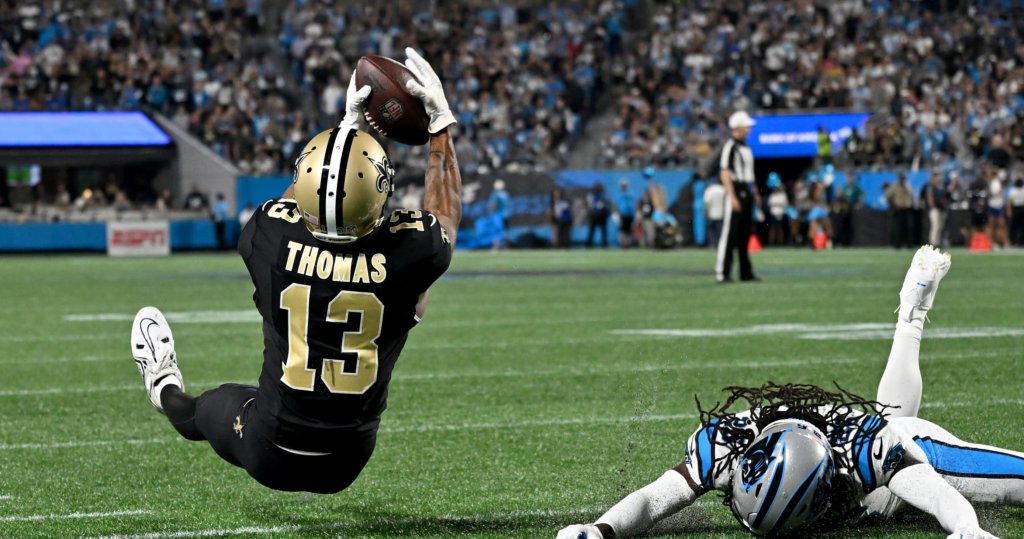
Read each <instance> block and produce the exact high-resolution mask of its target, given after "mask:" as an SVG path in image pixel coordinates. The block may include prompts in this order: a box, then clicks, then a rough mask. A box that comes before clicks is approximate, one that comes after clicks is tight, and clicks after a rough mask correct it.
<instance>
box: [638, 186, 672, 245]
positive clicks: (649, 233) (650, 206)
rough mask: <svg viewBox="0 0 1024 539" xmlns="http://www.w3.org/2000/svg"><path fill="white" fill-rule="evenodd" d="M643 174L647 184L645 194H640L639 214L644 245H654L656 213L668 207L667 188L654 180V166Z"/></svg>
mask: <svg viewBox="0 0 1024 539" xmlns="http://www.w3.org/2000/svg"><path fill="white" fill-rule="evenodd" d="M643 175H644V178H645V179H646V186H645V187H644V192H643V194H642V195H640V202H638V203H637V216H638V217H639V218H640V230H641V232H642V236H641V237H642V244H643V246H644V247H654V240H655V233H656V232H657V224H656V223H655V221H654V215H655V213H657V212H664V211H665V209H666V207H667V204H666V201H665V189H664V188H663V187H662V186H661V184H659V183H658V182H657V181H655V180H654V167H651V166H648V167H645V168H644V170H643Z"/></svg>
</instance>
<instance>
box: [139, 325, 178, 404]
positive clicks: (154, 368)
mask: <svg viewBox="0 0 1024 539" xmlns="http://www.w3.org/2000/svg"><path fill="white" fill-rule="evenodd" d="M132 357H134V358H135V365H136V366H137V367H138V368H139V374H140V375H142V383H143V385H144V386H145V387H146V392H147V393H148V394H149V402H151V403H153V406H155V407H156V409H157V410H160V411H161V412H163V411H164V409H163V406H161V405H160V392H161V391H163V389H164V387H166V386H167V385H175V386H178V387H180V388H181V389H182V390H184V389H185V383H184V382H183V381H182V379H181V371H180V370H179V369H178V360H177V357H176V356H175V353H174V336H173V335H171V327H170V326H169V325H167V320H166V319H165V318H164V315H163V313H161V312H160V310H159V309H157V308H156V307H143V308H141V309H139V312H138V313H136V315H135V321H134V322H132Z"/></svg>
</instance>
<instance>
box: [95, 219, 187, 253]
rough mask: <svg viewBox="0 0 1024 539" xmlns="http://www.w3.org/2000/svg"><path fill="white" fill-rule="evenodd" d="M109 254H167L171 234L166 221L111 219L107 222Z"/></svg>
mask: <svg viewBox="0 0 1024 539" xmlns="http://www.w3.org/2000/svg"><path fill="white" fill-rule="evenodd" d="M107 254H108V255H110V256H167V255H169V254H171V234H170V226H169V224H168V222H167V221H135V222H122V221H111V222H109V223H107Z"/></svg>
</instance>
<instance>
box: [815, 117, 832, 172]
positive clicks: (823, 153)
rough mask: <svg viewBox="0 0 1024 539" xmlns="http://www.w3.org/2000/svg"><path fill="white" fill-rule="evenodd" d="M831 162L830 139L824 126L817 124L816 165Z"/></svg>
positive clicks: (829, 163)
mask: <svg viewBox="0 0 1024 539" xmlns="http://www.w3.org/2000/svg"><path fill="white" fill-rule="evenodd" d="M831 164H832V139H831V137H830V135H829V132H828V130H827V129H825V126H823V125H819V126H818V165H819V166H822V165H831Z"/></svg>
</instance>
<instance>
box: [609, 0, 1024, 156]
mask: <svg viewBox="0 0 1024 539" xmlns="http://www.w3.org/2000/svg"><path fill="white" fill-rule="evenodd" d="M926 4H927V3H926ZM954 4H955V3H954ZM967 4H977V5H969V6H968V5H967ZM1005 4H1007V3H1005V2H976V3H967V2H960V3H959V5H960V6H961V7H960V8H959V9H956V10H953V11H949V12H941V11H939V12H933V11H930V10H928V9H926V8H925V7H924V6H923V5H922V4H920V3H914V2H889V1H884V0H876V1H871V2H864V1H860V0H848V1H840V2H823V1H817V0H816V1H812V2H779V1H753V2H746V3H743V4H742V6H739V5H737V4H736V3H734V2H712V1H700V2H696V3H692V2H689V3H665V4H661V5H659V6H658V7H657V8H656V12H655V13H654V15H653V17H652V19H651V27H650V29H649V33H648V36H647V37H645V38H643V39H635V40H632V41H631V42H630V44H629V47H628V50H627V51H626V52H625V55H626V56H625V59H624V61H623V64H624V65H625V66H629V67H628V69H627V70H626V71H625V73H624V74H623V80H621V81H615V82H621V83H622V84H623V85H624V87H625V88H626V91H625V92H624V95H622V97H621V98H620V99H619V100H618V105H617V106H618V110H619V112H618V123H617V125H616V128H615V130H614V132H613V133H612V134H611V135H610V136H609V137H608V138H607V140H606V143H605V149H604V161H605V164H606V165H612V166H632V167H636V166H643V165H645V164H648V163H651V162H652V160H653V162H654V164H656V165H659V166H678V165H695V164H697V163H698V162H699V161H700V160H701V158H702V157H704V156H707V155H708V154H709V153H711V152H713V151H714V150H715V149H716V147H717V144H718V141H720V140H722V139H723V138H724V137H726V136H727V132H726V129H725V126H724V125H723V121H724V119H725V118H727V117H728V114H729V113H730V112H731V111H732V110H737V109H740V110H749V111H752V112H755V111H763V112H773V113H778V112H784V111H786V110H808V109H844V110H846V109H853V110H864V111H868V112H871V113H873V120H872V122H871V123H870V124H869V126H868V128H867V129H866V130H865V131H866V132H865V133H860V134H858V135H857V136H855V137H853V138H852V139H851V140H849V141H848V143H847V145H846V147H845V148H844V152H843V153H845V154H846V155H847V156H848V157H849V159H850V161H851V164H854V165H858V166H873V165H885V166H892V165H911V164H914V165H918V166H921V167H928V166H934V165H940V164H945V163H946V162H948V161H950V160H957V161H969V160H971V159H973V158H975V157H980V156H982V155H989V154H992V153H994V152H995V153H999V154H1002V152H1004V151H1005V152H1008V153H1009V154H1012V155H1013V156H1015V157H1020V156H1022V155H1024V123H1022V122H1017V121H1016V120H1017V118H1018V117H1019V116H1020V115H1021V114H1022V113H1024V92H1022V88H1021V85H1022V84H1024V78H1022V74H1024V65H1022V63H1021V54H1022V53H1021V50H1022V49H1021V48H1020V47H1021V46H1022V44H1024V41H1022V37H1024V36H1022V28H1024V25H1022V23H1024V20H1022V16H1024V12H1022V11H1021V10H1020V9H1007V7H1008V6H1007V5H1005ZM951 5H952V4H951ZM1000 157H1001V155H1000Z"/></svg>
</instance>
